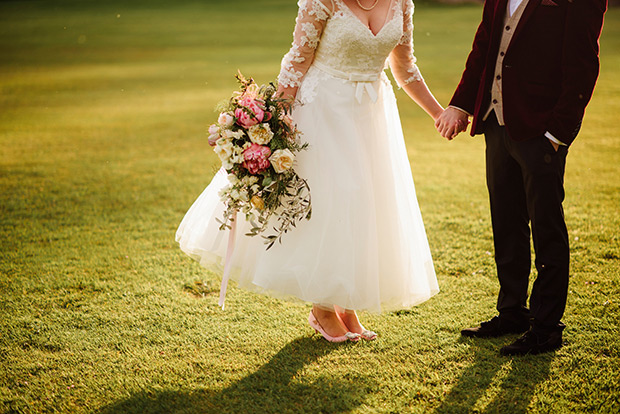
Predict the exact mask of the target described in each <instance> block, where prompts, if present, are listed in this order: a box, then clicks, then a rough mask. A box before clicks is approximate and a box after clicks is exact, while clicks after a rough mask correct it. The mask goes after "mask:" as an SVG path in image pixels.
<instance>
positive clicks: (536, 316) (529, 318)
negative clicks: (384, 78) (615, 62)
mask: <svg viewBox="0 0 620 414" xmlns="http://www.w3.org/2000/svg"><path fill="white" fill-rule="evenodd" d="M606 9H607V0H486V2H485V4H484V11H483V16H482V22H481V23H480V26H479V27H478V31H477V32H476V36H475V38H474V43H473V47H472V51H471V52H470V54H469V57H468V58H467V63H466V66H465V71H464V72H463V75H462V78H461V82H460V83H459V85H458V87H457V89H456V91H455V93H454V96H453V97H452V100H451V102H450V106H449V107H448V108H447V109H446V111H445V112H444V113H443V114H442V115H441V116H440V118H439V119H438V120H437V123H436V127H437V130H438V131H439V132H440V133H441V134H442V135H443V136H444V137H446V138H448V139H452V138H453V137H454V136H455V135H456V134H458V133H459V132H461V131H462V130H464V129H465V128H466V127H467V124H468V116H470V115H471V116H473V121H472V125H471V135H472V136H473V135H474V134H482V133H484V135H485V140H486V170H487V173H486V175H487V186H488V190H489V198H490V206H491V221H492V225H493V238H494V244H495V261H496V265H497V275H498V278H499V283H500V291H499V296H498V300H497V310H498V312H499V315H498V316H495V317H494V318H492V319H491V320H489V321H487V322H482V323H481V324H480V326H477V327H474V328H467V329H464V330H462V331H461V334H462V335H464V336H471V337H480V338H484V337H498V336H502V335H505V334H511V333H524V334H523V335H522V336H521V337H520V338H519V339H517V340H516V341H515V342H514V343H512V344H510V345H507V346H504V347H503V348H502V349H501V350H500V353H501V354H502V355H523V354H537V353H541V352H549V351H552V350H555V349H558V348H560V347H561V346H562V330H563V329H564V327H565V325H564V324H563V323H562V322H561V318H562V315H563V313H564V309H565V307H566V298H567V293H568V278H569V276H568V274H569V244H568V232H567V229H566V224H565V222H564V213H563V209H562V201H563V200H564V166H565V162H566V155H567V152H568V148H569V146H570V145H571V143H572V142H573V140H574V139H575V137H576V136H577V133H578V132H579V129H580V127H581V121H582V118H583V115H584V111H585V107H586V105H587V103H588V101H589V100H590V97H591V96H592V91H593V89H594V85H595V83H596V79H597V77H598V72H599V58H598V52H599V44H598V39H599V36H600V33H601V28H602V24H603V15H604V13H605V11H606ZM530 225H531V233H532V238H533V241H534V252H535V256H536V259H535V265H536V270H537V272H538V277H537V278H536V280H535V282H534V285H533V288H532V292H531V295H530V303H529V304H530V308H529V309H528V308H527V304H526V302H527V290H528V279H529V274H530V266H531V253H530Z"/></svg>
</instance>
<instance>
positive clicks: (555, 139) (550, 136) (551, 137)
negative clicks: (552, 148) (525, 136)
mask: <svg viewBox="0 0 620 414" xmlns="http://www.w3.org/2000/svg"><path fill="white" fill-rule="evenodd" d="M545 136H546V137H547V138H549V139H550V140H551V141H553V142H555V143H556V144H558V145H563V146H565V147H567V146H568V145H566V144H565V143H563V142H562V141H560V140H559V139H557V138H556V137H554V136H553V135H551V132H549V131H547V132H545Z"/></svg>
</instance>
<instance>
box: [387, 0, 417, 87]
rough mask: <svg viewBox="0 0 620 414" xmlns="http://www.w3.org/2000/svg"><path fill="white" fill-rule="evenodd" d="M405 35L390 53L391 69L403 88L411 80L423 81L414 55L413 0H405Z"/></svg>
mask: <svg viewBox="0 0 620 414" xmlns="http://www.w3.org/2000/svg"><path fill="white" fill-rule="evenodd" d="M403 3H404V4H403V35H402V36H401V38H400V41H399V42H398V45H396V47H395V48H394V50H392V52H391V53H390V69H391V70H392V74H393V75H394V78H395V79H396V82H397V83H398V86H400V87H401V88H402V87H403V86H405V85H407V84H409V83H411V82H414V81H421V80H422V74H421V73H420V70H419V69H418V66H417V65H416V58H415V56H414V55H413V20H412V19H413V8H414V6H413V1H412V0H404V1H403Z"/></svg>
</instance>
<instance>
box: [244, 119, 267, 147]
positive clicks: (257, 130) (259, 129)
mask: <svg viewBox="0 0 620 414" xmlns="http://www.w3.org/2000/svg"><path fill="white" fill-rule="evenodd" d="M248 136H249V137H250V141H252V142H253V143H255V144H258V145H267V144H269V141H271V138H273V132H271V128H270V127H269V124H258V125H254V126H251V127H249V128H248Z"/></svg>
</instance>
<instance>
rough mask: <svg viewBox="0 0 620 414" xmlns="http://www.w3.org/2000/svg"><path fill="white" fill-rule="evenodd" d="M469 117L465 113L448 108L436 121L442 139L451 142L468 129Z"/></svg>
mask: <svg viewBox="0 0 620 414" xmlns="http://www.w3.org/2000/svg"><path fill="white" fill-rule="evenodd" d="M468 124H469V117H468V116H467V114H466V113H465V112H463V111H460V110H458V109H456V108H453V107H450V106H449V107H447V108H446V109H445V110H444V111H443V113H442V114H441V115H439V117H438V118H437V120H436V121H435V128H437V132H439V134H441V136H442V137H444V138H446V139H448V140H451V139H453V138H454V137H456V136H457V135H458V134H459V133H461V132H463V131H465V130H466V129H467V125H468Z"/></svg>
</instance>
